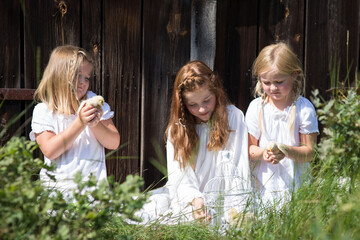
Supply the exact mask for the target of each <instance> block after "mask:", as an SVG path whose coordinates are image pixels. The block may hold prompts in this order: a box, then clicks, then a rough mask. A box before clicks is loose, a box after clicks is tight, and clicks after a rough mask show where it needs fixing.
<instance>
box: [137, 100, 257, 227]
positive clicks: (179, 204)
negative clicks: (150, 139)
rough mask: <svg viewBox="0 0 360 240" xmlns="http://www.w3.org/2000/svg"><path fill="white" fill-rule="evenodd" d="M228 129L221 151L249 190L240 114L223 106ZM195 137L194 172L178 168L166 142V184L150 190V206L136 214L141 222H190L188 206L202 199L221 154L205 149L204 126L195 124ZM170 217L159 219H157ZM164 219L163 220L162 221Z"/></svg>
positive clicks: (246, 145) (245, 147)
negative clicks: (196, 199) (225, 153)
mask: <svg viewBox="0 0 360 240" xmlns="http://www.w3.org/2000/svg"><path fill="white" fill-rule="evenodd" d="M227 114H228V121H229V126H230V129H231V130H232V131H231V132H230V134H229V139H228V141H227V144H226V147H225V149H224V150H227V151H228V152H229V153H230V160H231V161H232V163H233V165H235V166H236V167H237V172H238V174H239V175H240V177H241V178H242V179H244V180H245V181H246V185H247V188H249V189H250V188H251V183H250V168H249V160H248V135H247V129H246V125H245V121H244V120H245V119H244V115H243V113H242V112H241V110H239V109H238V108H236V107H235V106H233V105H229V106H228V107H227ZM196 132H197V134H198V136H199V141H200V142H199V151H198V154H197V157H196V160H195V170H194V169H193V168H192V167H190V166H189V165H188V166H186V167H185V169H184V170H183V169H181V168H180V164H179V162H178V161H175V160H174V147H173V144H172V143H171V141H170V139H171V136H168V140H167V146H166V150H167V170H168V182H167V183H166V185H165V186H164V187H162V188H160V189H156V190H154V191H152V196H151V197H150V203H148V204H145V205H144V207H143V210H142V211H140V212H139V213H138V216H140V217H142V219H143V220H144V221H145V222H149V221H160V222H165V223H171V222H173V223H177V222H178V221H182V220H184V221H188V220H193V218H192V213H191V211H192V209H191V206H190V205H189V203H190V202H191V201H192V200H193V199H194V198H196V197H204V194H203V191H204V187H205V185H206V183H207V182H208V181H209V180H211V179H212V178H214V177H215V174H216V167H217V163H218V162H219V159H220V158H221V156H220V155H221V154H220V152H221V151H218V152H214V151H208V150H207V144H208V141H209V126H208V124H207V123H201V124H197V125H196ZM166 215H167V216H170V218H169V217H164V219H162V218H161V216H166ZM163 220H164V221H163Z"/></svg>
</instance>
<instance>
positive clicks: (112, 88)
mask: <svg viewBox="0 0 360 240" xmlns="http://www.w3.org/2000/svg"><path fill="white" fill-rule="evenodd" d="M103 21H104V25H103V26H104V32H103V47H102V56H103V57H102V59H103V62H102V74H103V75H102V86H101V88H102V94H103V96H104V98H105V100H106V101H107V102H108V103H109V104H110V107H111V109H112V110H113V111H114V112H115V119H114V122H115V126H116V127H117V128H118V130H119V133H120V139H121V142H120V144H121V145H122V144H125V145H126V146H124V147H123V148H121V149H120V150H119V151H118V152H117V153H116V154H114V155H113V156H111V157H110V158H108V159H107V169H108V174H109V175H114V176H115V179H116V180H121V181H123V180H125V177H126V175H128V174H130V173H132V174H134V173H138V172H139V155H140V153H139V151H140V149H139V148H140V101H141V95H140V86H141V85H140V79H141V75H140V66H141V65H140V64H141V1H140V0H128V1H105V2H104V20H103ZM120 157H123V158H125V159H120ZM134 157H135V158H136V159H132V158H134Z"/></svg>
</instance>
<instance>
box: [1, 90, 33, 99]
mask: <svg viewBox="0 0 360 240" xmlns="http://www.w3.org/2000/svg"><path fill="white" fill-rule="evenodd" d="M35 90H36V89H27V88H0V100H3V99H5V100H20V101H24V100H33V99H34V93H35Z"/></svg>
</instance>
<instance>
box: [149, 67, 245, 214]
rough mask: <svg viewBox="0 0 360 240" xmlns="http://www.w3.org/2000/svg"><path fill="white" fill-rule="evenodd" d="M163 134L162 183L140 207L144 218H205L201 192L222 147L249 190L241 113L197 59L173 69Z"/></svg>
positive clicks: (220, 82)
mask: <svg viewBox="0 0 360 240" xmlns="http://www.w3.org/2000/svg"><path fill="white" fill-rule="evenodd" d="M165 135H166V139H167V144H166V150H167V169H168V182H167V184H166V185H165V187H163V188H162V189H157V190H155V191H154V192H153V195H152V196H151V197H150V200H152V201H151V202H150V204H148V205H146V206H145V207H144V208H145V212H146V213H147V214H149V215H150V217H149V215H147V216H148V217H149V218H150V219H151V218H153V219H157V216H159V215H160V214H164V212H167V211H171V212H173V213H176V214H180V215H181V214H184V216H185V218H186V219H188V220H191V219H203V220H206V217H205V216H206V214H205V210H204V194H203V191H204V187H205V185H206V183H208V181H209V180H210V179H212V178H214V177H215V174H216V168H217V166H218V165H217V164H219V163H220V161H221V158H222V154H221V152H223V151H226V152H227V153H228V154H229V159H230V161H231V162H232V163H233V165H234V166H235V167H236V170H237V172H238V173H239V174H240V176H241V177H242V178H243V180H244V185H246V187H249V188H250V169H249V162H248V148H247V145H248V139H247V137H248V136H247V129H246V126H245V122H244V116H243V113H242V112H241V110H239V109H238V108H236V107H235V106H234V105H231V104H230V103H229V101H228V98H227V95H226V93H225V91H224V88H223V85H222V81H221V79H220V77H219V76H218V75H217V74H216V73H215V72H213V71H212V70H211V69H210V68H209V67H208V66H207V65H206V64H204V63H203V62H201V61H191V62H189V63H187V64H186V65H184V66H183V67H182V68H181V69H180V70H179V72H178V73H177V75H176V79H175V83H174V89H173V96H172V105H171V111H170V120H169V124H168V127H167V129H166V134H165ZM187 213H188V215H186V214H187Z"/></svg>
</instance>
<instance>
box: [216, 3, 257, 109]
mask: <svg viewBox="0 0 360 240" xmlns="http://www.w3.org/2000/svg"><path fill="white" fill-rule="evenodd" d="M216 19H217V26H216V58H215V71H217V72H218V73H219V74H220V75H221V76H222V78H223V81H224V86H225V88H226V90H227V92H228V95H229V98H230V100H231V102H232V103H234V104H235V105H236V106H237V107H239V108H240V109H241V110H242V111H243V112H244V114H245V112H246V109H247V106H248V104H249V102H250V101H251V99H252V97H251V67H252V62H253V61H254V60H255V57H256V49H257V3H256V1H252V0H242V1H237V0H224V1H218V2H217V16H216Z"/></svg>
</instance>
